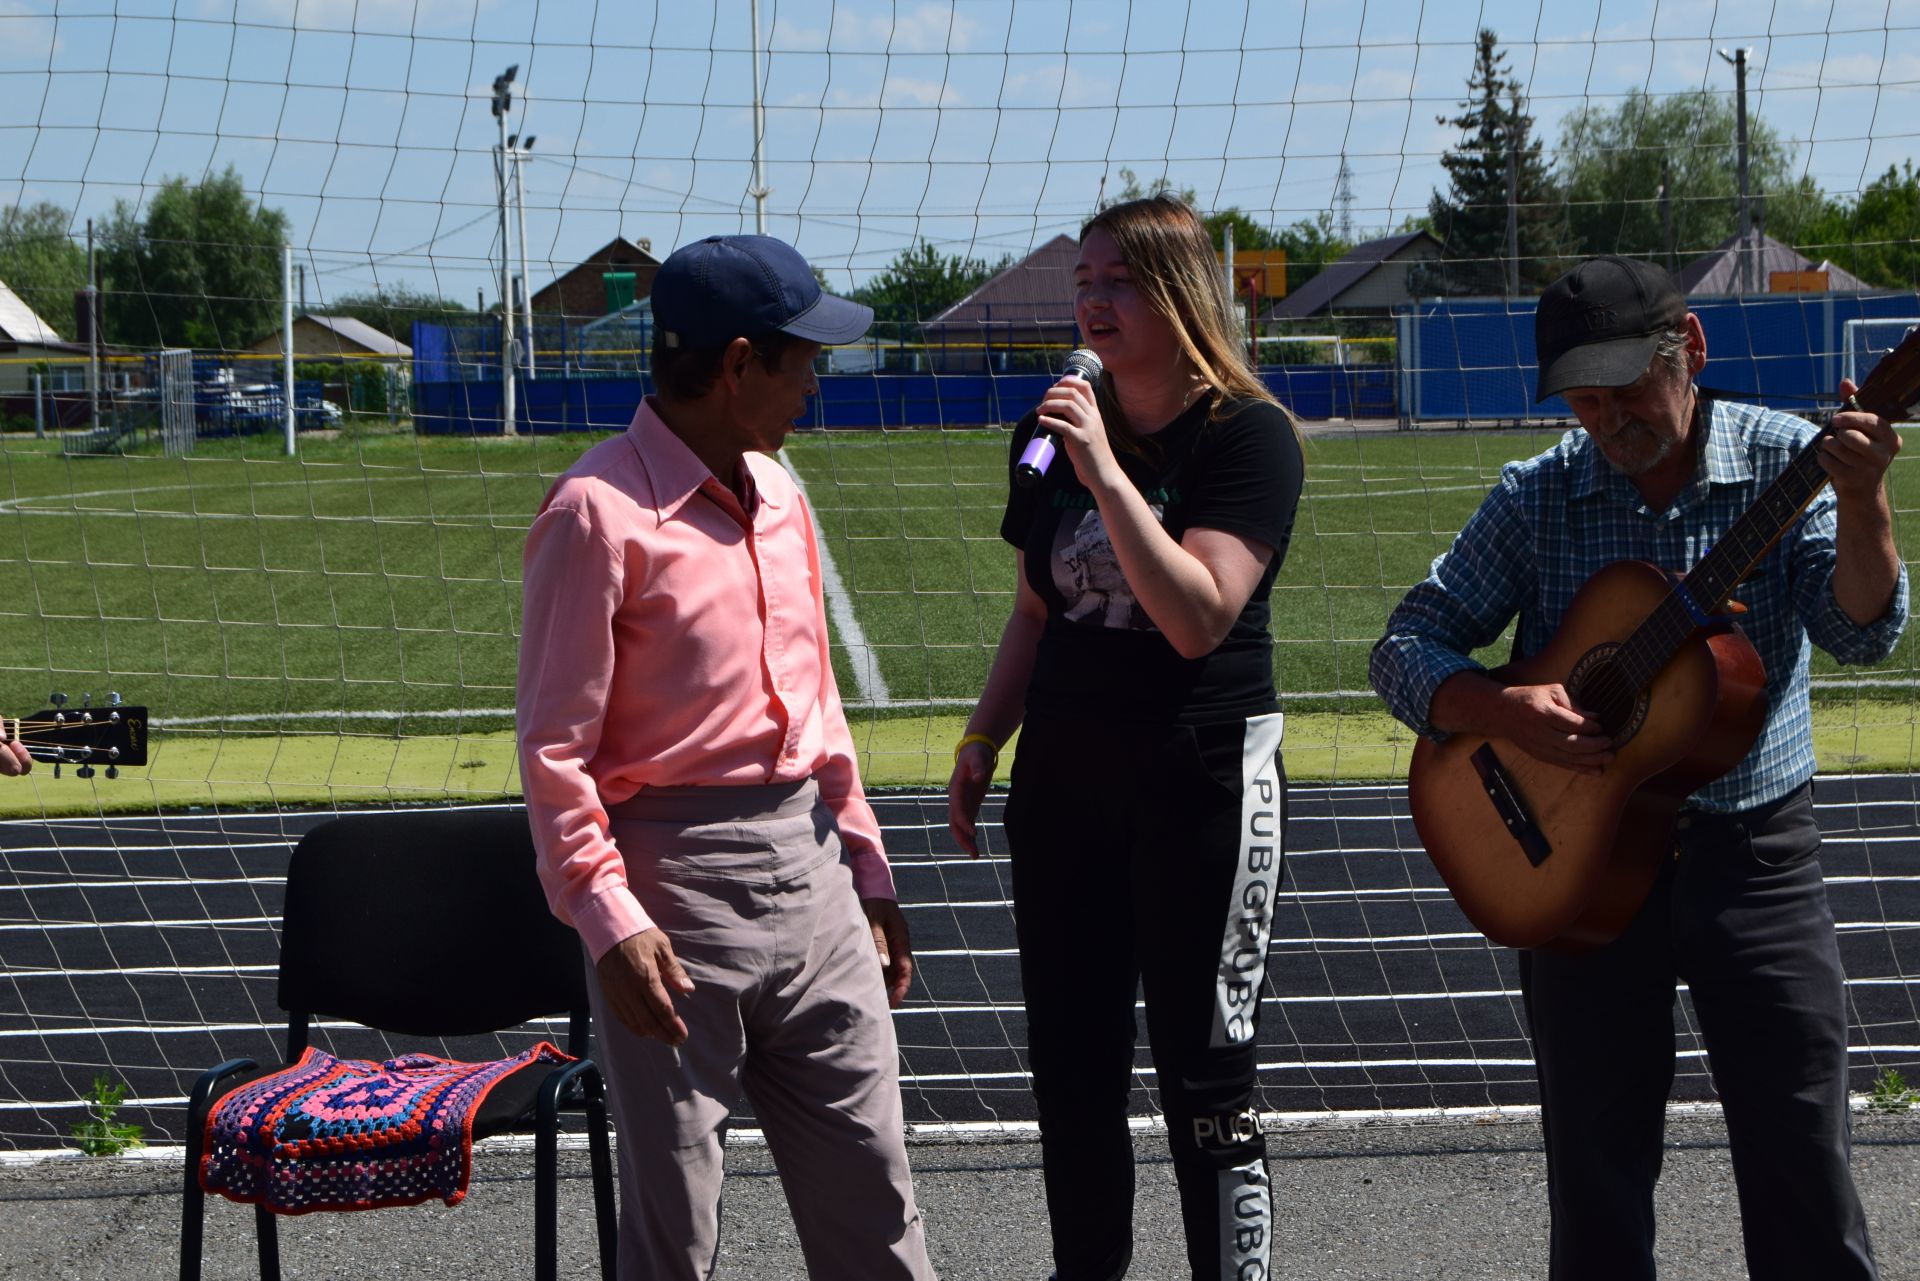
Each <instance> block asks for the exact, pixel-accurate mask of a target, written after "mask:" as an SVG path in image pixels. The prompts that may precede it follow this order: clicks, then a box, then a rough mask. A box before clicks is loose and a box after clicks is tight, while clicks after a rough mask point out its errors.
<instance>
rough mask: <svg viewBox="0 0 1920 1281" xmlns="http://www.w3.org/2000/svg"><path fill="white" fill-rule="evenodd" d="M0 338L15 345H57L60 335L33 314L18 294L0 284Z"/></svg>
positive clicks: (2, 283) (31, 309) (3, 283)
mask: <svg viewBox="0 0 1920 1281" xmlns="http://www.w3.org/2000/svg"><path fill="white" fill-rule="evenodd" d="M0 337H4V338H8V339H11V340H12V341H14V342H17V343H57V342H59V341H61V339H60V335H59V334H57V333H55V332H54V331H53V327H52V326H51V325H49V324H47V322H46V321H44V320H42V319H40V317H39V316H37V315H35V314H34V310H33V308H31V307H29V306H27V304H26V303H25V302H23V301H22V300H21V298H20V295H19V294H16V293H15V292H13V290H11V289H9V288H7V286H6V284H5V282H0Z"/></svg>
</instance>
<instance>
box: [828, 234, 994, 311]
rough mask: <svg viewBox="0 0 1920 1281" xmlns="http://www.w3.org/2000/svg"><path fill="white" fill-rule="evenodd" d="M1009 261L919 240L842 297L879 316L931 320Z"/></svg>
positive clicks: (989, 278)
mask: <svg viewBox="0 0 1920 1281" xmlns="http://www.w3.org/2000/svg"><path fill="white" fill-rule="evenodd" d="M1012 261H1013V259H1012V256H1011V255H1009V256H1006V257H1003V258H1001V259H1000V261H998V262H988V261H987V260H986V259H984V258H968V257H966V256H965V255H964V254H943V253H941V252H940V251H939V250H938V249H936V248H935V247H934V246H933V245H932V244H931V243H930V242H928V241H925V240H920V241H916V242H914V244H913V245H912V246H911V247H909V248H906V249H902V250H901V251H900V252H899V253H898V254H896V255H895V256H894V259H893V261H892V262H890V263H888V264H887V266H886V267H885V268H883V269H882V270H881V271H880V272H879V273H878V274H877V275H875V276H874V277H873V278H872V279H871V280H869V281H867V283H866V284H864V285H862V286H860V287H859V288H858V289H855V290H853V291H851V292H850V293H849V294H848V295H847V296H848V297H849V298H851V299H853V301H855V302H860V303H865V304H866V305H867V306H869V307H871V308H873V310H874V312H875V313H876V314H877V315H878V316H880V317H881V318H882V319H883V320H895V321H904V322H912V323H919V322H924V321H927V320H931V319H932V318H933V317H934V316H936V315H938V314H939V313H940V312H942V311H945V310H946V309H947V308H948V307H951V306H953V304H955V303H957V302H959V301H960V300H961V299H962V298H965V297H966V296H967V295H968V294H970V293H972V292H973V291H974V290H976V289H978V288H979V287H980V286H981V285H983V284H985V283H986V282H987V281H989V280H991V279H993V277H994V276H996V275H998V274H999V273H1000V272H1001V271H1003V270H1005V269H1006V267H1007V266H1008V265H1009V264H1010V263H1011V262H1012Z"/></svg>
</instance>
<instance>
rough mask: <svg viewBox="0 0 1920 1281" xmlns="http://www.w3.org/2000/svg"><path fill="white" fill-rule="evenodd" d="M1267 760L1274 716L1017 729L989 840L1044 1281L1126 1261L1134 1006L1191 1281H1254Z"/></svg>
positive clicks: (1101, 1276) (1268, 918)
mask: <svg viewBox="0 0 1920 1281" xmlns="http://www.w3.org/2000/svg"><path fill="white" fill-rule="evenodd" d="M1279 746H1280V717H1279V716H1278V715H1272V716H1262V717H1255V718H1253V719H1251V720H1245V721H1233V722H1229V723H1224V724H1213V725H1203V726H1198V727H1184V726H1165V727H1159V728H1154V729H1142V728H1137V727H1127V726H1113V725H1099V726H1094V725H1090V724H1087V723H1083V722H1079V721H1059V720H1049V719H1046V718H1041V717H1029V718H1028V720H1027V722H1026V725H1025V727H1024V728H1023V729H1022V730H1021V733H1020V747H1019V753H1018V756H1017V757H1016V759H1015V761H1014V765H1013V789H1012V792H1011V793H1010V794H1009V796H1008V799H1007V808H1006V829H1007V838H1008V842H1009V844H1010V846H1011V848H1012V852H1013V854H1012V863H1013V898H1014V914H1015V917H1016V922H1017V925H1018V930H1019V940H1020V975H1021V980H1022V982H1023V984H1024V986H1025V991H1026V1003H1027V1039H1028V1045H1029V1047H1030V1053H1031V1063H1030V1066H1031V1068H1032V1072H1033V1091H1034V1098H1035V1101H1036V1102H1037V1103H1038V1105H1039V1114H1040V1143H1041V1153H1042V1161H1043V1165H1044V1168H1045V1176H1046V1187H1047V1209H1048V1213H1049V1216H1050V1218H1051V1221H1052V1227H1053V1254H1054V1262H1055V1265H1056V1267H1057V1269H1058V1273H1059V1278H1060V1281H1111V1279H1112V1278H1118V1277H1121V1276H1124V1275H1125V1273H1126V1270H1127V1265H1128V1263H1129V1261H1130V1260H1131V1258H1132V1253H1133V1148H1132V1141H1131V1137H1130V1133H1129V1130H1128V1127H1127V1102H1128V1095H1129V1092H1130V1089H1131V1085H1132V1074H1133V1055H1134V1041H1135V1037H1136V1035H1137V1028H1136V1026H1135V1022H1134V994H1135V990H1136V985H1138V986H1139V987H1142V988H1144V992H1145V997H1146V1010H1147V1035H1148V1039H1149V1042H1150V1044H1151V1047H1152V1051H1153V1064H1154V1071H1155V1077H1156V1080H1157V1083H1158V1092H1159V1101H1160V1106H1161V1108H1162V1110H1163V1111H1164V1112H1165V1114H1166V1120H1167V1135H1168V1143H1169V1146H1170V1147H1171V1148H1172V1152H1173V1164H1174V1173H1175V1176H1176V1178H1177V1181H1178V1183H1179V1188H1180V1204H1181V1212H1182V1214H1183V1216H1184V1218H1185V1221H1186V1229H1187V1254H1188V1258H1189V1259H1190V1260H1191V1262H1192V1266H1193V1275H1194V1277H1195V1278H1206V1279H1207V1281H1215V1279H1216V1278H1232V1279H1233V1281H1260V1279H1261V1278H1264V1277H1266V1276H1267V1275H1268V1269H1269V1254H1270V1249H1271V1242H1272V1237H1273V1204H1272V1201H1273V1197H1272V1190H1271V1187H1270V1185H1269V1182H1268V1177H1267V1167H1266V1139H1265V1138H1264V1136H1262V1134H1261V1133H1260V1123H1259V1116H1258V1113H1257V1112H1256V1110H1255V1109H1254V1107H1253V1087H1254V1069H1255V1066H1256V1058H1255V1055H1256V1049H1257V1046H1258V1041H1259V1036H1258V1032H1259V1013H1260V996H1261V989H1262V985H1263V980H1264V978H1265V974H1266V960H1267V945H1268V941H1269V938H1270V935H1271V924H1272V920H1273V896H1274V892H1275V891H1276V890H1277V889H1278V887H1279V885H1280V880H1281V875H1282V865H1281V859H1282V827H1283V824H1284V822H1285V819H1286V775H1285V772H1284V770H1283V768H1282V766H1281V763H1280V756H1279Z"/></svg>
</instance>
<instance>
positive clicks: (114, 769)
mask: <svg viewBox="0 0 1920 1281" xmlns="http://www.w3.org/2000/svg"><path fill="white" fill-rule="evenodd" d="M107 777H108V778H119V777H120V767H119V766H118V765H109V766H107Z"/></svg>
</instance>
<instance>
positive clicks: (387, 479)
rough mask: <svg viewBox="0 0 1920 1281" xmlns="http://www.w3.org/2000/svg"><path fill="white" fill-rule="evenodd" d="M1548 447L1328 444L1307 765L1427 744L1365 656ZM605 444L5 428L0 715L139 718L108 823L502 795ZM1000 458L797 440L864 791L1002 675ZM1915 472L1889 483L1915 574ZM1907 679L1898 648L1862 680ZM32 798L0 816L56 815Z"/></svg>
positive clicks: (1302, 680) (1868, 702) (1309, 543)
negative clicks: (547, 514)
mask: <svg viewBox="0 0 1920 1281" xmlns="http://www.w3.org/2000/svg"><path fill="white" fill-rule="evenodd" d="M1556 436H1557V432H1552V431H1541V432H1486V433H1478V432H1458V431H1444V432H1392V431H1388V432H1365V433H1360V432H1339V431H1329V430H1324V429H1322V430H1317V431H1315V432H1314V434H1313V435H1312V437H1311V438H1310V440H1309V443H1308V452H1307V458H1308V471H1307V489H1306V493H1305V496H1304V498H1303V501H1302V503H1301V507H1300V513H1299V518H1298V522H1297V525H1296V531H1295V537H1294V543H1293V548H1292V552H1291V555H1290V556H1289V557H1288V560H1287V564H1286V566H1285V569H1284V571H1283V573H1282V575H1281V577H1280V580H1279V583H1278V585H1277V587H1276V590H1275V594H1274V601H1273V615H1274V624H1273V627H1274V636H1275V640H1276V658H1275V676H1276V679H1277V682H1278V684H1279V687H1280V689H1281V690H1282V692H1283V694H1284V695H1285V696H1286V699H1287V703H1286V706H1287V709H1288V711H1289V712H1290V713H1291V714H1292V715H1293V725H1292V726H1291V728H1290V730H1289V735H1288V737H1289V763H1290V766H1291V767H1292V769H1293V770H1294V772H1295V773H1297V774H1299V775H1300V776H1302V777H1321V778H1327V777H1338V778H1365V777H1384V776H1393V775H1395V774H1398V773H1399V772H1401V771H1402V770H1403V769H1404V766H1405V750H1406V748H1407V746H1408V745H1409V740H1408V739H1407V737H1406V735H1405V734H1404V733H1403V732H1400V731H1398V729H1397V727H1395V726H1393V725H1392V724H1391V723H1390V722H1389V721H1388V720H1387V718H1385V716H1384V715H1383V714H1382V713H1381V712H1380V710H1379V705H1378V703H1377V701H1375V700H1374V699H1372V697H1371V696H1370V695H1369V694H1367V693H1366V692H1365V691H1366V661H1367V653H1368V649H1369V647H1370V646H1371V645H1372V643H1373V640H1374V638H1375V637H1376V636H1377V635H1378V634H1379V630H1380V627H1381V625H1382V623H1383V622H1384V620H1385V618H1386V616H1387V613H1388V611H1389V610H1390V609H1391V608H1392V607H1393V605H1394V603H1395V602H1396V601H1397V600H1398V599H1399V596H1400V594H1401V593H1402V592H1403V591H1404V590H1405V589H1406V587H1407V585H1408V584H1410V583H1412V582H1414V581H1415V580H1417V579H1418V578H1419V577H1421V576H1422V575H1423V574H1424V573H1425V572H1426V567H1427V565H1428V563H1429V562H1430V561H1431V560H1432V558H1433V557H1434V556H1435V555H1436V554H1438V553H1439V552H1440V551H1442V550H1444V549H1445V547H1446V545H1447V543H1448V541H1449V540H1450V539H1451V537H1452V535H1453V533H1454V531H1456V530H1457V529H1458V528H1459V526H1460V524H1461V523H1462V522H1463V521H1464V520H1465V518H1466V517H1467V515H1468V514H1469V513H1470V512H1471V511H1472V509H1473V507H1474V505H1475V504H1476V503H1477V502H1478V501H1479V498H1480V496H1481V495H1482V494H1483V493H1484V492H1485V490H1486V488H1487V487H1488V485H1489V484H1490V483H1492V481H1493V479H1494V478H1495V476H1496V475H1497V473H1498V470H1499V467H1500V465H1501V464H1502V463H1503V462H1506V461H1508V460H1510V459H1514V458H1520V457H1524V456H1527V455H1529V454H1531V453H1534V452H1537V451H1538V450H1539V449H1540V448H1542V447H1544V446H1545V445H1546V444H1548V443H1550V442H1551V441H1552V440H1553V439H1555V437H1556ZM597 439H599V438H598V437H585V436H570V437H555V436H547V437H532V438H524V439H517V440H499V439H478V440H476V439H455V438H440V437H416V436H413V435H410V434H405V433H390V432H386V431H379V432H366V433H361V432H354V431H348V432H345V433H340V434H337V435H333V434H330V435H329V436H328V438H325V439H320V438H308V437H303V438H302V440H301V453H300V456H299V457H298V458H297V459H288V458H286V457H285V456H284V455H283V453H282V446H281V444H280V442H279V441H278V440H277V439H276V438H272V437H254V438H245V439H228V440H214V441H202V442H201V443H200V445H199V447H198V449H197V450H196V452H195V454H194V456H193V457H191V458H190V459H168V458H164V457H160V456H157V455H135V456H123V457H120V456H117V457H100V458H66V457H62V456H61V455H60V454H59V453H58V452H57V449H56V448H55V447H54V446H53V445H51V444H49V443H47V442H36V441H33V440H32V439H31V438H27V437H22V436H19V435H14V436H8V437H0V709H4V711H5V714H7V715H18V714H21V713H24V712H30V711H32V710H35V709H37V708H39V707H41V706H42V705H44V703H45V699H46V695H47V693H48V691H49V689H52V688H57V689H61V690H64V691H67V692H70V693H73V694H75V695H76V696H77V695H78V694H79V693H80V692H82V691H93V692H95V693H102V692H104V691H106V690H108V689H113V690H117V691H119V692H120V693H121V694H122V695H123V696H124V697H125V698H126V699H127V700H128V701H129V702H134V703H139V704H143V705H146V706H148V707H149V708H150V709H151V714H152V715H153V717H154V718H155V719H156V720H157V721H159V722H161V724H162V727H163V732H162V733H161V734H160V736H159V737H157V738H156V740H155V748H156V758H155V763H154V766H153V768H152V769H151V770H149V771H147V772H146V773H145V774H144V775H143V776H142V778H141V779H140V780H139V781H138V782H137V783H135V784H134V785H133V786H123V787H122V788H120V789H119V794H118V795H117V796H116V795H109V794H107V793H104V792H103V793H102V794H101V796H100V797H99V798H98V803H100V804H123V803H124V804H134V803H147V804H150V803H155V802H159V803H176V802H177V803H196V802H197V800H200V799H206V800H216V801H221V802H229V801H232V800H234V799H235V798H236V797H237V798H240V799H245V798H247V797H249V796H251V797H253V798H254V799H258V800H260V801H262V802H265V803H293V802H306V801H312V800H322V801H338V800H342V799H348V798H352V797H363V796H368V795H375V796H383V797H392V796H413V795H420V796H444V795H447V794H461V795H468V794H472V795H486V794H500V793H503V792H511V791H513V790H514V789H515V780H514V777H513V772H512V761H511V757H512V752H511V747H510V738H509V731H510V726H511V719H510V710H509V709H510V708H511V706H512V701H513V679H514V668H515V661H516V652H517V642H516V636H517V632H518V610H519V597H520V583H519V575H520V551H521V544H522V542H523V540H524V537H525V532H526V528H527V525H528V522H529V520H530V518H531V516H532V514H533V512H534V510H535V509H536V507H537V505H538V503H539V501H540V498H541V496H542V494H543V493H544V492H545V490H546V487H547V486H548V484H549V483H550V482H551V479H552V477H553V476H555V475H556V474H558V473H559V472H560V471H562V470H564V469H565V468H566V467H567V466H568V465H569V464H570V463H571V462H572V461H573V460H574V459H575V458H576V457H577V456H578V455H579V453H580V452H581V451H582V450H584V449H585V448H587V447H589V446H590V445H591V444H593V443H595V441H596V440H597ZM1006 441H1007V438H1006V435H1005V434H1004V433H1003V432H1000V431H916V432H890V433H886V434H880V433H864V432H862V433H853V432H849V433H834V434H832V435H825V434H807V435H802V436H796V437H795V438H794V439H793V440H792V441H791V442H790V443H789V445H788V448H787V450H786V457H787V459H788V461H789V463H790V465H792V466H793V467H794V468H795V469H796V470H797V472H798V474H799V476H800V477H801V479H802V481H803V483H804V484H805V486H806V488H807V491H808V494H809V497H810V499H811V501H812V503H813V505H814V508H815V510H816V513H817V515H818V518H819V520H820V523H821V526H822V529H823V530H824V531H825V534H826V550H827V554H828V556H829V557H830V558H831V560H832V563H833V567H834V569H835V571H837V574H838V576H839V579H840V583H841V585H842V587H843V588H844V593H843V600H844V603H845V608H844V611H843V612H842V613H841V614H840V615H838V616H837V617H836V620H835V622H836V628H837V630H838V632H839V634H838V636H837V640H838V641H839V642H840V644H839V647H838V648H837V650H836V665H837V671H838V675H839V680H840V684H841V689H842V692H843V694H844V695H845V697H846V698H847V699H848V701H849V703H850V704H854V711H853V717H852V719H853V720H854V721H855V728H856V735H857V736H858V737H859V738H860V739H861V742H862V746H863V748H864V749H865V750H866V751H867V752H868V753H869V759H868V762H867V765H868V775H869V778H870V780H871V781H873V782H875V783H929V782H931V783H936V784H937V783H943V782H944V780H945V776H946V771H947V753H948V751H949V748H950V744H951V743H952V741H953V740H954V738H955V737H957V735H958V732H959V728H958V727H959V724H960V722H961V721H962V720H963V719H964V716H965V711H966V708H967V706H968V705H969V704H970V702H971V700H972V699H973V697H974V696H975V695H976V694H977V692H978V691H979V688H980V685H981V683H982V681H983V679H984V677H985V673H986V670H987V666H988V664H989V663H990V661H991V659H992V652H993V646H994V644H995V642H996V641H997V639H998V637H999V633H1000V629H1001V626H1002V625H1003V624H1004V622H1005V619H1006V615H1007V610H1008V608H1009V605H1010V602H1011V599H1012V596H1011V592H1012V578H1013V555H1012V552H1011V550H1010V549H1009V548H1008V547H1007V546H1006V545H1005V544H1004V543H1002V542H1001V541H1000V539H999V537H998V525H999V519H1000V512H1001V506H1002V503H1003V501H1004V498H1005V474H1006V473H1005V467H1006ZM1917 468H1920V459H1903V460H1902V461H1901V462H1900V463H1898V464H1896V466H1895V468H1894V473H1893V476H1894V482H1893V483H1894V495H1895V506H1896V509H1897V510H1898V511H1900V512H1901V513H1902V514H1903V516H1904V517H1905V527H1904V528H1903V529H1902V531H1901V532H1902V536H1903V537H1902V545H1903V553H1904V554H1905V555H1906V556H1907V558H1908V559H1909V560H1912V559H1914V558H1915V542H1914V540H1915V539H1916V538H1917V537H1920V534H1917V533H1916V532H1915V531H1916V525H1915V517H1914V508H1915V507H1917V506H1920V470H1917ZM1488 657H1490V658H1491V657H1495V655H1491V654H1490V655H1488ZM1816 664H1817V666H1816V674H1817V675H1825V676H1834V675H1837V674H1838V673H1837V672H1836V669H1834V667H1833V666H1832V665H1831V664H1830V663H1829V662H1828V661H1827V660H1826V659H1825V658H1824V657H1823V656H1816ZM1914 670H1915V651H1914V642H1913V639H1912V638H1911V636H1910V637H1909V638H1908V639H1907V640H1905V641H1903V643H1902V645H1901V647H1900V650H1899V651H1898V652H1897V653H1896V654H1895V655H1894V656H1893V658H1892V659H1890V660H1889V661H1888V662H1887V663H1885V664H1883V665H1882V666H1881V667H1880V668H1878V669H1875V670H1874V671H1873V672H1871V673H1862V672H1859V671H1851V672H1848V673H1847V674H1846V676H1847V677H1849V678H1857V677H1859V676H1861V675H1863V674H1864V675H1870V676H1872V677H1874V678H1877V679H1887V678H1891V679H1894V680H1904V679H1906V678H1908V677H1911V676H1913V675H1914ZM1819 697H1820V700H1821V703H1822V718H1821V719H1822V722H1823V724H1824V725H1825V726H1826V730H1825V731H1824V732H1826V733H1828V734H1829V735H1835V734H1837V735H1839V736H1840V738H1839V739H1837V740H1834V741H1835V742H1836V743H1837V744H1838V745H1837V746H1834V745H1829V746H1827V748H1826V749H1825V750H1826V752H1827V755H1828V757H1829V758H1834V757H1835V756H1836V755H1837V756H1838V757H1839V758H1843V759H1842V760H1837V761H1836V760H1831V759H1830V764H1835V763H1853V764H1861V765H1878V766H1885V767H1901V768H1905V767H1907V766H1908V765H1909V763H1910V761H1911V759H1912V756H1913V750H1912V742H1911V740H1912V737H1913V713H1912V697H1911V692H1910V691H1909V690H1908V689H1907V688H1904V687H1902V686H1882V687H1880V688H1877V689H1863V688H1860V687H1844V688H1832V689H1827V690H1823V691H1821V693H1820V695H1819ZM32 790H33V791H34V793H35V799H34V800H32V801H31V802H29V801H28V799H27V796H26V795H25V794H24V793H17V794H16V795H15V796H12V797H9V798H7V799H6V800H4V801H0V804H5V805H9V806H13V807H18V806H19V805H29V807H30V808H36V809H37V808H43V807H46V806H59V805H63V804H64V803H65V802H64V801H63V800H61V799H60V795H59V794H58V793H55V792H53V791H52V790H50V788H49V786H48V785H47V784H45V783H44V782H43V783H42V784H41V785H40V786H39V787H37V788H35V789H32ZM136 797H137V798H138V800H137V801H136V799H135V798H136ZM93 804H94V801H93V800H89V801H87V803H86V807H91V806H92V805H93Z"/></svg>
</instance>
